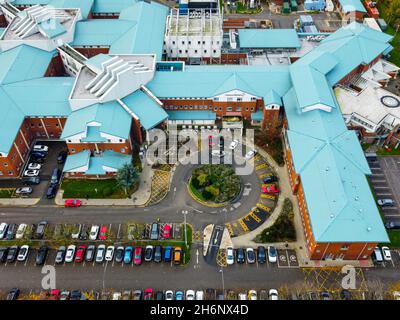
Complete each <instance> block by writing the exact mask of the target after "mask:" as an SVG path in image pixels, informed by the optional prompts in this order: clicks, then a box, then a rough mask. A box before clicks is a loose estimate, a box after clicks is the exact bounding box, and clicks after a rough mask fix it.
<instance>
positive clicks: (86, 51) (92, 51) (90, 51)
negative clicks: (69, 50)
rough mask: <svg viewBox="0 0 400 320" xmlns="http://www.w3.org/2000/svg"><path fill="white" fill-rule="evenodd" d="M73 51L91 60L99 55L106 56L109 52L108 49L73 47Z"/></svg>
mask: <svg viewBox="0 0 400 320" xmlns="http://www.w3.org/2000/svg"><path fill="white" fill-rule="evenodd" d="M74 49H75V50H76V51H78V52H80V53H82V54H83V55H84V56H85V57H86V58H91V57H93V56H96V55H98V54H100V53H104V54H107V53H108V51H109V50H110V48H81V47H74Z"/></svg>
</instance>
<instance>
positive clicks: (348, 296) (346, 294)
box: [340, 289, 351, 300]
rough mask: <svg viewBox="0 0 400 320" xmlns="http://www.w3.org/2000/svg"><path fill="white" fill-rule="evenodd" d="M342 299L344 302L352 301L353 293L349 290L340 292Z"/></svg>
mask: <svg viewBox="0 0 400 320" xmlns="http://www.w3.org/2000/svg"><path fill="white" fill-rule="evenodd" d="M340 298H341V299H342V300H350V299H351V293H350V291H349V290H346V289H343V290H342V291H340Z"/></svg>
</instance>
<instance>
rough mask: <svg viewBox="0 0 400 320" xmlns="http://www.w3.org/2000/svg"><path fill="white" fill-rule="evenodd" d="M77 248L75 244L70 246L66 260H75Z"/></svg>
mask: <svg viewBox="0 0 400 320" xmlns="http://www.w3.org/2000/svg"><path fill="white" fill-rule="evenodd" d="M75 250H76V246H75V245H73V244H71V245H69V246H68V248H67V252H66V253H65V262H72V261H74V257H75Z"/></svg>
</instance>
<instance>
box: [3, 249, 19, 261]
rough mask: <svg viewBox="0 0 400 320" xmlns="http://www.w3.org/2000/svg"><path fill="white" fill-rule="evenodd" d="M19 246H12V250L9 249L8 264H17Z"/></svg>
mask: <svg viewBox="0 0 400 320" xmlns="http://www.w3.org/2000/svg"><path fill="white" fill-rule="evenodd" d="M18 249H19V247H18V246H12V247H10V248H8V252H7V259H6V261H7V262H8V263H12V262H15V260H16V259H17V255H18Z"/></svg>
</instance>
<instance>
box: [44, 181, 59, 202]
mask: <svg viewBox="0 0 400 320" xmlns="http://www.w3.org/2000/svg"><path fill="white" fill-rule="evenodd" d="M56 194H57V185H56V184H50V185H49V187H48V189H47V192H46V198H47V199H53V198H54V197H55V196H56Z"/></svg>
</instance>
